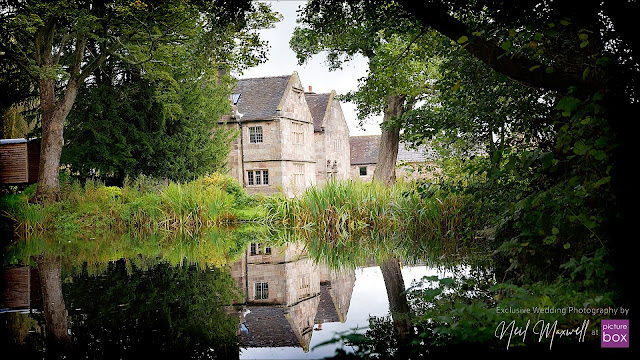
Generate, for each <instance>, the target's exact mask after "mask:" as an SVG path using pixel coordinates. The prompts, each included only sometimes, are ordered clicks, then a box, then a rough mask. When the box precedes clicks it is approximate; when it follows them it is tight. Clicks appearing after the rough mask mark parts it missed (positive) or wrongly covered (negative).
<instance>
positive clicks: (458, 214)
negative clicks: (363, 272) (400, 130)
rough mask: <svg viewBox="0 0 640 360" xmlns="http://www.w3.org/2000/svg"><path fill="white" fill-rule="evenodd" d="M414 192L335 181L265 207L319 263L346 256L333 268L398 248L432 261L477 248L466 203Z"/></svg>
mask: <svg viewBox="0 0 640 360" xmlns="http://www.w3.org/2000/svg"><path fill="white" fill-rule="evenodd" d="M415 190H416V188H415V185H414V184H411V183H398V184H396V185H395V186H392V187H387V186H384V185H382V184H380V183H376V182H373V183H362V182H358V181H339V182H331V183H328V184H327V185H325V186H324V187H314V188H310V189H308V190H306V191H305V192H304V193H303V194H301V195H300V196H298V197H296V198H291V199H287V198H283V197H273V198H269V199H267V201H265V205H264V206H265V209H266V213H267V217H268V218H270V219H271V221H273V222H277V223H280V224H282V225H285V226H290V227H294V228H297V229H298V230H300V231H302V232H303V233H304V234H305V236H304V237H305V238H307V239H308V241H309V244H310V246H309V247H310V249H313V251H314V252H315V253H317V255H318V258H325V259H330V258H331V256H335V255H334V254H340V255H344V256H345V259H335V260H336V261H335V262H336V263H342V262H345V261H344V260H346V261H347V262H349V261H350V260H355V261H366V260H367V259H368V258H369V257H370V256H371V254H372V253H375V254H385V253H386V254H397V252H398V248H399V244H402V245H403V247H404V248H406V249H407V251H406V253H407V255H409V254H418V253H428V254H430V256H432V257H434V256H437V257H442V256H446V255H451V254H460V253H461V252H462V251H467V250H471V249H472V248H473V247H475V246H476V245H477V244H475V241H474V238H473V236H472V232H471V231H470V230H469V229H471V228H472V227H473V225H474V224H473V216H472V215H471V212H470V211H469V205H470V204H468V202H467V201H466V199H465V198H463V197H462V196H459V195H454V194H450V193H445V192H440V191H437V190H436V191H430V192H429V195H428V196H425V195H424V192H422V193H420V192H417V191H415ZM400 238H401V239H400ZM367 249H370V250H369V251H367ZM354 250H357V251H354ZM371 250H373V252H372V251H371Z"/></svg>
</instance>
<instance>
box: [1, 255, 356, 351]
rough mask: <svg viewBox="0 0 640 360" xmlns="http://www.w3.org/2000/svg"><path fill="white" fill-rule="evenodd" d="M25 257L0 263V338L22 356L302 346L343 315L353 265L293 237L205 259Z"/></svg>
mask: <svg viewBox="0 0 640 360" xmlns="http://www.w3.org/2000/svg"><path fill="white" fill-rule="evenodd" d="M236 252H237V251H236ZM33 259H34V260H36V261H35V263H36V264H35V265H34V266H13V267H7V268H4V269H3V270H2V285H3V286H2V294H1V299H2V303H1V306H0V319H1V321H2V326H1V328H2V330H1V338H2V340H0V346H1V347H2V348H3V349H4V351H6V353H12V354H15V355H16V356H23V357H25V356H26V357H57V355H60V356H62V355H64V356H66V357H75V356H77V357H83V358H86V357H88V358H133V357H139V356H142V355H143V354H144V356H145V357H148V356H151V355H154V354H155V355H158V356H160V355H164V356H166V355H171V354H174V355H179V356H180V357H189V358H204V357H206V358H225V359H226V358H238V357H239V356H240V353H241V351H244V350H241V348H243V349H250V348H290V349H300V350H301V351H303V352H308V351H309V349H310V344H311V339H312V337H313V336H314V333H316V334H317V333H319V331H320V330H322V329H323V325H325V328H326V325H327V324H332V323H344V322H345V321H346V320H347V317H348V311H349V307H350V302H351V296H352V292H353V288H354V282H355V270H354V268H349V269H343V270H341V271H337V270H332V269H330V268H329V267H328V266H326V265H323V264H319V263H316V262H315V261H314V260H312V259H311V258H309V257H308V256H307V253H306V250H305V248H304V246H303V245H302V244H300V243H289V244H285V245H282V246H272V245H265V244H262V243H247V244H246V248H245V250H244V252H242V253H241V255H240V256H235V257H234V258H232V259H231V258H229V260H230V262H229V263H228V264H226V265H221V266H211V267H204V268H203V267H202V266H195V265H188V264H186V263H184V264H182V265H178V266H175V265H174V264H169V263H167V262H166V261H163V260H162V259H156V260H150V259H141V258H138V259H121V260H118V261H109V262H107V263H106V264H102V265H99V267H100V268H101V271H100V273H95V268H96V264H92V265H88V264H86V263H85V264H83V265H81V266H78V265H74V266H71V265H69V264H66V265H67V266H63V265H62V262H61V260H60V258H59V257H43V256H41V255H34V256H33ZM345 330H347V329H345ZM245 356H246V355H245Z"/></svg>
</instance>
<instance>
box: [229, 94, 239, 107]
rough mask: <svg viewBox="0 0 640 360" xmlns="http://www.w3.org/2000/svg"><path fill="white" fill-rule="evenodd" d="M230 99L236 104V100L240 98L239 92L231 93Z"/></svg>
mask: <svg viewBox="0 0 640 360" xmlns="http://www.w3.org/2000/svg"><path fill="white" fill-rule="evenodd" d="M231 99H232V101H233V105H238V100H240V94H231Z"/></svg>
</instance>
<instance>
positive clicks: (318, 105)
mask: <svg viewBox="0 0 640 360" xmlns="http://www.w3.org/2000/svg"><path fill="white" fill-rule="evenodd" d="M304 96H305V98H306V100H307V105H309V110H310V111H311V116H312V117H313V131H321V130H322V126H323V125H324V124H323V123H324V121H323V120H324V116H325V113H326V111H327V106H328V104H329V100H330V98H331V94H330V93H327V94H313V93H305V94H304Z"/></svg>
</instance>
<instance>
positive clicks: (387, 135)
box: [373, 95, 405, 186]
mask: <svg viewBox="0 0 640 360" xmlns="http://www.w3.org/2000/svg"><path fill="white" fill-rule="evenodd" d="M404 100H405V96H404V95H387V97H386V98H385V102H386V107H385V111H384V117H383V120H382V125H381V126H382V135H381V137H380V148H379V151H378V163H377V164H376V169H375V171H374V172H373V180H374V181H380V182H382V183H383V184H385V185H387V186H389V185H393V184H394V183H395V182H396V161H397V160H398V145H399V143H400V124H398V123H396V122H395V121H394V120H395V119H396V118H398V117H400V116H402V113H403V111H404Z"/></svg>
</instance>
